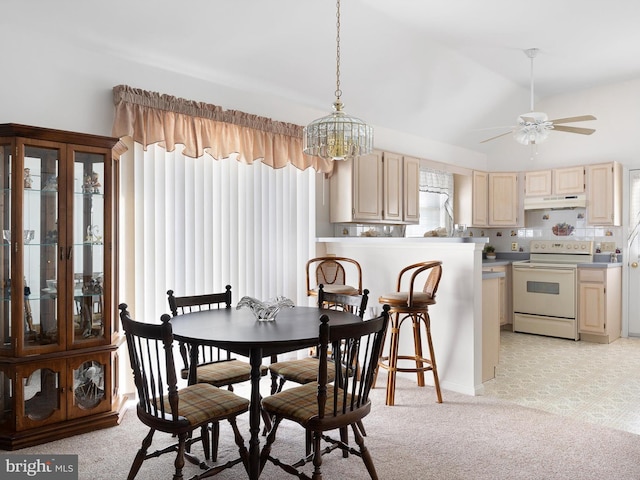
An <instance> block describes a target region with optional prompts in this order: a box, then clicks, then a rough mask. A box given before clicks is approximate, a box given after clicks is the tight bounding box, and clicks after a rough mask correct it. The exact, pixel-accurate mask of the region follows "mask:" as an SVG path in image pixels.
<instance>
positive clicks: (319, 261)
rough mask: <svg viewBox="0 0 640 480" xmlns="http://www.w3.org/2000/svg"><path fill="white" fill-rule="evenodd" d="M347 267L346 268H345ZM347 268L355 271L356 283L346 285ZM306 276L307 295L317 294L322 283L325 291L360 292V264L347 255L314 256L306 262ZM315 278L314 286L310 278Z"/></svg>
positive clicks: (353, 293)
mask: <svg viewBox="0 0 640 480" xmlns="http://www.w3.org/2000/svg"><path fill="white" fill-rule="evenodd" d="M345 267H347V268H345ZM347 269H348V271H349V272H355V277H356V278H355V280H356V282H357V284H356V285H354V286H352V285H347V284H346V280H347ZM305 272H306V277H307V296H312V295H318V287H319V286H320V285H324V291H325V292H326V293H341V294H344V295H361V294H362V268H361V267H360V264H359V263H358V262H357V261H355V260H354V259H352V258H348V257H336V256H326V257H316V258H312V259H311V260H309V261H308V262H307V265H306V267H305ZM312 277H313V279H314V280H315V286H313V285H314V284H313V282H312V281H311V278H312Z"/></svg>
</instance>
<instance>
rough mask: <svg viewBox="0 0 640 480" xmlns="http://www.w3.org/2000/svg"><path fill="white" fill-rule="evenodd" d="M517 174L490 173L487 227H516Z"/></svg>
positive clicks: (517, 204) (517, 201) (517, 202)
mask: <svg viewBox="0 0 640 480" xmlns="http://www.w3.org/2000/svg"><path fill="white" fill-rule="evenodd" d="M519 205H520V202H519V195H518V174H517V173H514V172H511V173H494V172H492V173H490V174H489V225H491V226H496V227H502V226H516V225H518V209H519Z"/></svg>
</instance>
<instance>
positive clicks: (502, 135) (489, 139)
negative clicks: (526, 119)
mask: <svg viewBox="0 0 640 480" xmlns="http://www.w3.org/2000/svg"><path fill="white" fill-rule="evenodd" d="M510 133H513V130H511V131H509V132H505V133H501V134H500V135H496V136H495V137H491V138H487V139H486V140H482V141H481V142H480V143H487V142H489V141H491V140H495V139H496V138H500V137H504V136H505V135H509V134H510Z"/></svg>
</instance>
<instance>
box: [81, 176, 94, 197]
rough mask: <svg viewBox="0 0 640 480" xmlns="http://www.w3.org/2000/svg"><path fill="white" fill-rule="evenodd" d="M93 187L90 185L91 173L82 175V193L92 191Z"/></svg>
mask: <svg viewBox="0 0 640 480" xmlns="http://www.w3.org/2000/svg"><path fill="white" fill-rule="evenodd" d="M92 191H93V187H92V186H91V175H89V174H88V173H87V174H86V175H85V177H84V183H83V184H82V193H92Z"/></svg>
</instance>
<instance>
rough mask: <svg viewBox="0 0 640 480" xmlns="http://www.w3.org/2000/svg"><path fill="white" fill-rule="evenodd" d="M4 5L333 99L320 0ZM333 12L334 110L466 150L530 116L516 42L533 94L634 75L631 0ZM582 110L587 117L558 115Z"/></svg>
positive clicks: (149, 51)
mask: <svg viewBox="0 0 640 480" xmlns="http://www.w3.org/2000/svg"><path fill="white" fill-rule="evenodd" d="M5 7H10V9H11V10H10V12H11V17H10V18H14V19H21V20H20V21H21V22H25V19H29V21H28V22H25V28H31V29H49V31H50V32H51V35H55V36H56V37H61V38H64V39H65V40H66V41H71V42H74V43H76V42H77V43H81V44H83V45H84V46H85V47H86V48H87V49H89V50H100V51H109V52H111V53H113V54H115V55H121V56H126V57H127V58H129V59H132V60H136V61H138V62H141V63H145V64H150V65H156V66H160V67H162V68H169V69H172V70H179V71H181V72H184V73H185V74H187V75H190V76H193V77H197V78H199V79H203V80H206V81H211V82H214V83H219V84H224V85H232V86H234V87H238V88H242V89H246V90H247V91H251V92H252V93H264V94H265V95H267V94H268V95H271V96H275V97H280V98H286V99H288V100H291V101H295V102H297V103H299V104H301V105H304V106H305V107H307V108H311V109H317V110H318V111H319V112H329V111H330V108H331V104H332V102H333V100H334V90H335V75H336V65H335V60H336V58H335V57H336V45H335V37H336V26H335V20H336V5H335V3H334V2H333V1H331V0H188V1H182V2H177V1H175V0H135V1H131V0H111V1H109V2H90V1H86V0H61V1H57V2H52V1H50V0H31V1H26V2H25V1H23V0H5ZM341 9H342V17H341V87H342V92H343V95H342V100H343V102H344V103H345V110H346V111H347V112H348V113H350V114H352V115H356V116H358V117H361V118H363V119H364V120H365V121H367V122H369V123H371V124H373V125H374V126H379V127H384V128H389V129H391V130H397V131H401V132H405V133H408V134H412V135H417V136H422V137H425V138H429V139H431V140H437V141H442V142H446V143H450V144H454V145H460V146H464V147H466V148H471V149H474V150H479V151H482V148H484V147H483V145H486V144H483V145H481V144H480V143H479V141H480V140H482V139H484V138H487V137H490V136H493V135H494V134H498V133H500V131H501V130H500V129H486V128H487V127H506V126H509V125H513V123H514V121H515V117H516V116H517V115H518V114H520V113H525V112H527V111H529V101H530V98H529V80H530V61H529V59H528V58H527V57H526V55H525V54H524V50H525V49H528V48H532V47H536V48H539V49H540V53H539V55H538V57H537V58H536V59H535V64H534V78H535V92H536V101H538V100H540V99H543V98H545V97H547V98H548V97H553V96H556V95H564V94H567V93H570V92H575V91H577V90H582V89H589V88H592V87H597V86H600V85H603V84H610V83H615V82H620V81H624V80H628V79H635V78H640V2H638V1H637V0H612V1H609V2H604V1H602V0H538V1H536V2H527V1H522V0H342V8H341ZM34 13H35V14H34ZM8 20H9V19H8V18H6V17H5V21H8ZM79 61H81V59H79ZM134 86H137V87H141V88H144V87H145V86H144V85H134ZM164 93H171V92H164ZM193 100H199V99H197V98H195V99H193ZM223 106H224V107H226V108H234V106H233V105H223ZM585 113H592V112H587V111H567V112H563V114H564V115H565V116H572V115H580V114H585ZM309 120H312V118H309ZM485 129H486V130H485Z"/></svg>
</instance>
